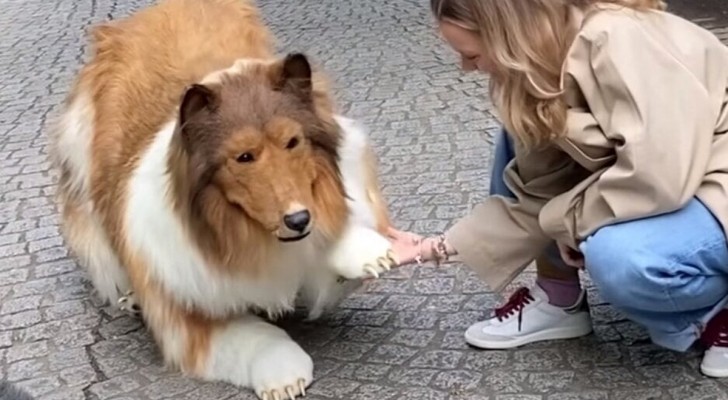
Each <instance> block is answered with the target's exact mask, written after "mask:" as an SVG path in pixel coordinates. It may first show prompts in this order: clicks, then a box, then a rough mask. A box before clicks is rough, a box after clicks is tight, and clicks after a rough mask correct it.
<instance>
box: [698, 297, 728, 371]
mask: <svg viewBox="0 0 728 400" xmlns="http://www.w3.org/2000/svg"><path fill="white" fill-rule="evenodd" d="M700 339H701V341H702V342H703V343H704V344H706V345H707V346H709V347H708V350H706V351H705V355H703V361H702V362H701V363H700V372H702V373H703V374H705V375H707V376H709V377H711V378H727V377H728V310H721V311H720V312H719V313H718V314H716V315H715V316H714V317H713V318H712V319H711V320H710V321H709V322H708V324H707V325H706V327H705V331H703V332H702V334H701V336H700Z"/></svg>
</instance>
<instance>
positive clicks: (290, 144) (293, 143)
mask: <svg viewBox="0 0 728 400" xmlns="http://www.w3.org/2000/svg"><path fill="white" fill-rule="evenodd" d="M296 146H298V138H293V139H291V140H289V141H288V144H287V145H286V148H287V149H289V150H290V149H292V148H294V147H296Z"/></svg>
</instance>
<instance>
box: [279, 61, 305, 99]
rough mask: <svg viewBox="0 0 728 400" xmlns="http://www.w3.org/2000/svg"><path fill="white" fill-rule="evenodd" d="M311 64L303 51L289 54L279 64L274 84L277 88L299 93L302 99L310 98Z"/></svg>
mask: <svg viewBox="0 0 728 400" xmlns="http://www.w3.org/2000/svg"><path fill="white" fill-rule="evenodd" d="M311 75H312V72H311V64H310V63H309V62H308V58H306V56H305V55H303V54H301V53H291V54H288V55H287V56H286V57H285V58H284V59H283V60H282V61H281V62H280V64H279V68H277V71H276V76H275V77H274V79H273V86H274V88H275V89H276V90H280V91H283V92H288V93H291V94H294V95H297V96H298V97H299V98H301V99H302V100H310V98H311V90H312V82H311Z"/></svg>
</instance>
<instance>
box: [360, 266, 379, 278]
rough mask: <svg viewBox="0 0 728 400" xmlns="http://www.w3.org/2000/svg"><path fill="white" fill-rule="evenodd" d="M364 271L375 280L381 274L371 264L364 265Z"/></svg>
mask: <svg viewBox="0 0 728 400" xmlns="http://www.w3.org/2000/svg"><path fill="white" fill-rule="evenodd" d="M364 271H367V272H368V273H369V275H371V276H373V277H375V278H379V273H378V272H377V270H376V269H374V267H372V266H371V265H369V264H366V265H364Z"/></svg>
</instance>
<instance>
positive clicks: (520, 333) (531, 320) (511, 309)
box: [465, 285, 592, 349]
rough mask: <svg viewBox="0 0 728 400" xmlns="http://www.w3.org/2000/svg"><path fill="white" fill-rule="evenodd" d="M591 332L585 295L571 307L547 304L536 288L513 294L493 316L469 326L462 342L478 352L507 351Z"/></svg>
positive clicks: (546, 300)
mask: <svg viewBox="0 0 728 400" xmlns="http://www.w3.org/2000/svg"><path fill="white" fill-rule="evenodd" d="M591 331H592V322H591V315H590V314H589V305H588V303H587V301H586V291H585V290H583V289H582V291H581V294H580V295H579V299H578V300H577V301H576V303H575V304H574V305H573V306H571V307H566V308H564V307H556V306H554V305H551V304H549V302H548V296H547V295H546V292H544V291H543V289H541V287H540V286H538V285H534V287H533V288H532V289H530V290H529V289H528V288H521V289H519V290H517V291H516V292H515V293H513V295H511V297H510V299H508V303H506V304H505V305H504V306H502V307H500V308H498V309H496V310H495V316H494V317H492V318H490V319H487V320H485V321H482V322H478V323H475V324H473V325H472V326H470V328H468V330H467V331H466V332H465V340H466V341H467V342H468V343H469V344H470V345H472V346H475V347H479V348H482V349H510V348H513V347H518V346H523V345H525V344H528V343H533V342H539V341H542V340H556V339H573V338H577V337H581V336H586V335H588V334H589V333H591Z"/></svg>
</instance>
